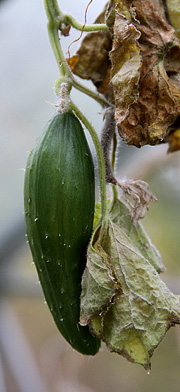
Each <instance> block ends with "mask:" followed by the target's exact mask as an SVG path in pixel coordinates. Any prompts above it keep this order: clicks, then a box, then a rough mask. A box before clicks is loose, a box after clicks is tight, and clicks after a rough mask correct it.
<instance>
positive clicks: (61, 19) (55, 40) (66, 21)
mask: <svg viewBox="0 0 180 392" xmlns="http://www.w3.org/2000/svg"><path fill="white" fill-rule="evenodd" d="M44 5H45V10H46V14H47V18H48V23H47V28H48V34H49V40H50V44H51V47H52V50H53V53H54V56H55V59H56V62H57V65H58V68H59V71H60V77H59V78H58V79H57V80H56V82H55V85H54V90H55V92H56V94H57V95H59V97H60V99H59V108H58V111H60V112H63V111H64V110H66V109H67V107H69V106H70V107H71V109H72V110H73V111H74V112H75V113H76V115H77V117H78V118H79V119H80V120H81V121H82V122H83V124H84V125H85V127H86V128H87V130H88V131H89V133H90V135H91V138H92V140H93V143H94V146H95V149H96V153H97V159H98V167H99V177H100V196H101V220H102V219H104V218H105V216H106V212H107V205H106V180H105V164H104V158H103V153H102V149H101V145H100V142H99V139H98V136H97V134H96V131H95V129H94V128H93V126H92V125H91V124H90V122H89V121H88V120H87V118H86V117H85V116H84V115H83V114H82V113H81V111H80V110H79V109H78V107H77V106H76V105H75V104H74V103H73V102H72V101H70V98H69V94H70V91H71V88H72V87H74V88H76V89H77V90H79V91H81V92H83V93H84V94H86V95H88V96H90V97H91V98H93V99H94V100H96V101H97V102H98V103H99V104H101V106H102V107H108V106H113V105H112V104H111V103H110V102H108V101H107V100H106V99H105V98H104V97H102V96H101V95H100V94H98V93H96V92H94V91H92V90H90V89H89V88H87V87H85V86H83V85H82V84H81V83H79V82H78V81H77V80H76V79H75V78H74V76H73V74H72V72H71V70H70V68H69V66H68V64H67V62H66V60H65V58H64V54H63V51H62V47H61V44H60V40H59V30H62V29H64V27H63V26H68V25H71V26H72V27H75V28H76V29H78V30H81V31H82V30H83V31H91V32H92V31H100V30H102V31H104V30H107V26H106V25H105V24H93V25H86V24H82V23H80V22H78V21H77V20H76V19H75V18H74V17H72V16H71V15H66V14H63V13H62V11H61V10H60V8H59V6H58V3H57V1H56V0H44Z"/></svg>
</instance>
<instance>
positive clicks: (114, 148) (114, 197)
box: [111, 132, 118, 205]
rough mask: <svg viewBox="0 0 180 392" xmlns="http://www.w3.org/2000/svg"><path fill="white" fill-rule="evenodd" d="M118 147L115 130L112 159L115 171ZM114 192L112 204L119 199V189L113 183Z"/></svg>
mask: <svg viewBox="0 0 180 392" xmlns="http://www.w3.org/2000/svg"><path fill="white" fill-rule="evenodd" d="M116 149H117V137H116V132H114V136H113V147H112V159H111V165H112V170H113V173H114V170H115V160H116ZM112 193H113V201H112V205H113V204H114V203H115V201H116V200H117V199H118V191H117V188H116V185H112Z"/></svg>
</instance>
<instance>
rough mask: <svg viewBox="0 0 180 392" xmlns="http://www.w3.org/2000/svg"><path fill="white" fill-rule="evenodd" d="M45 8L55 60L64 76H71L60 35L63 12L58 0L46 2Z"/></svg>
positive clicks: (46, 0)
mask: <svg viewBox="0 0 180 392" xmlns="http://www.w3.org/2000/svg"><path fill="white" fill-rule="evenodd" d="M44 6H45V10H46V15H47V18H48V24H47V28H48V34H49V40H50V43H51V47H52V50H53V52H54V56H55V59H56V61H57V65H58V68H59V70H60V73H61V75H62V76H68V75H69V74H70V70H69V67H68V65H67V63H66V60H65V58H64V54H63V51H62V48H61V45H60V42H59V33H58V17H59V16H60V15H61V11H60V9H59V7H58V3H57V1H56V0H44Z"/></svg>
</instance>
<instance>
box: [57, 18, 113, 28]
mask: <svg viewBox="0 0 180 392" xmlns="http://www.w3.org/2000/svg"><path fill="white" fill-rule="evenodd" d="M59 22H60V24H62V23H64V24H65V25H71V26H72V27H74V28H75V29H76V30H80V31H82V30H83V31H87V32H90V31H107V30H108V27H107V25H106V24H105V23H94V24H83V23H81V22H79V21H78V20H77V19H76V18H74V16H72V15H69V14H61V17H60V18H59Z"/></svg>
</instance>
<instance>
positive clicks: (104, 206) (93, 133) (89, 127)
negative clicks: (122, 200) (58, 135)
mask: <svg viewBox="0 0 180 392" xmlns="http://www.w3.org/2000/svg"><path fill="white" fill-rule="evenodd" d="M70 106H71V109H72V110H73V111H74V112H75V114H76V115H77V117H78V118H79V119H80V120H81V121H82V123H83V124H84V125H85V127H86V128H87V130H88V131H89V133H90V135H91V138H92V141H93V143H94V146H95V149H96V154H97V159H98V167H99V182H100V196H101V221H102V220H103V221H104V220H105V218H106V216H107V198H106V179H105V164H104V157H103V153H102V148H101V144H100V141H99V138H98V136H97V133H96V131H95V129H94V128H93V126H92V125H91V124H90V122H89V121H88V120H87V118H86V117H85V116H84V115H83V114H82V113H81V111H80V110H79V109H78V107H77V106H76V105H75V104H74V103H73V102H72V101H71V103H70Z"/></svg>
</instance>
